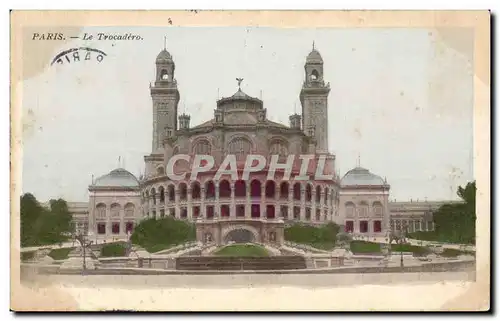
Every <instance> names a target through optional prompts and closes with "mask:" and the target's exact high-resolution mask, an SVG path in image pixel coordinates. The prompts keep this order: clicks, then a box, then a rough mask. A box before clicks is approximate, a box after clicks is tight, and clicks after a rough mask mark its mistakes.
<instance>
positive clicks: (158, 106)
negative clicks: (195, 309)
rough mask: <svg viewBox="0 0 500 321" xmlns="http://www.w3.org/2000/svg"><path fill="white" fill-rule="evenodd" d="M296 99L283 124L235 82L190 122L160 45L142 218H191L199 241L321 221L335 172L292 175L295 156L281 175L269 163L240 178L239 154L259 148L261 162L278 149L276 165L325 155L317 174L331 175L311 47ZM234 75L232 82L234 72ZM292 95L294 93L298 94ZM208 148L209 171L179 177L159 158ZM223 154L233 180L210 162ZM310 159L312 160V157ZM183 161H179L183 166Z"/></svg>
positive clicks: (270, 238)
mask: <svg viewBox="0 0 500 321" xmlns="http://www.w3.org/2000/svg"><path fill="white" fill-rule="evenodd" d="M304 71H305V75H304V76H305V77H304V83H303V87H302V90H301V92H300V100H301V103H302V116H301V115H298V114H293V115H291V116H290V124H289V126H286V125H283V124H279V123H276V122H273V121H270V120H269V119H267V113H266V111H267V110H266V108H264V102H263V101H262V100H260V99H258V98H255V97H251V96H249V95H247V94H246V93H244V92H243V91H242V90H241V87H239V88H238V90H237V91H236V93H234V95H232V96H230V97H226V98H222V99H220V100H218V101H217V107H216V109H215V110H214V117H213V118H212V119H210V120H208V121H206V122H204V123H202V124H200V125H198V126H194V127H190V116H189V115H186V114H182V115H178V103H179V97H180V95H179V89H178V84H177V82H176V79H175V63H174V60H173V57H172V55H171V54H170V53H169V52H168V51H167V50H163V51H161V52H160V54H159V55H158V57H157V58H156V81H155V83H154V86H151V97H152V100H153V146H152V153H151V154H150V155H148V156H146V157H145V162H146V173H145V177H144V179H143V180H142V182H141V190H142V208H143V211H144V215H145V216H146V217H160V218H161V217H164V216H166V215H170V216H173V217H176V218H179V219H187V220H192V221H195V222H196V226H197V238H198V240H199V241H202V242H214V243H215V244H219V245H220V244H226V243H228V242H232V241H235V242H236V241H248V242H262V243H264V242H276V243H282V242H283V238H284V235H283V227H284V221H287V220H297V221H298V220H300V221H307V222H311V223H325V222H328V221H331V220H332V217H333V216H334V215H335V213H336V211H337V202H338V183H339V182H338V179H337V177H336V176H333V179H328V180H316V179H314V169H313V168H311V169H310V170H308V171H307V174H308V175H311V179H310V180H297V181H295V180H294V178H295V177H296V176H298V175H299V172H300V159H298V158H297V159H295V161H294V162H293V163H292V164H290V165H291V167H292V171H291V175H290V177H289V178H284V177H283V176H284V171H283V170H279V169H278V170H277V171H276V174H275V175H273V179H268V169H269V166H268V165H266V166H265V167H264V168H263V169H262V170H260V171H258V172H253V173H251V175H250V176H249V177H248V179H245V180H243V179H241V171H242V170H243V167H244V164H245V161H246V156H247V155H249V154H253V155H256V154H257V155H262V156H264V157H265V158H266V160H268V164H269V161H270V159H271V156H272V155H278V161H279V163H280V164H285V163H286V162H287V156H288V155H290V154H292V155H304V154H308V155H314V157H319V156H321V155H322V157H324V158H326V165H325V169H324V171H323V173H322V174H325V175H334V173H335V170H334V160H335V157H334V156H333V155H331V154H330V153H329V152H328V121H327V120H328V94H329V92H330V88H329V84H326V83H325V81H324V79H323V59H322V58H321V55H320V53H319V52H318V51H317V50H316V49H314V48H313V50H312V51H311V53H310V54H309V55H308V56H307V59H306V62H305V70H304ZM237 80H238V86H239V85H240V84H241V81H242V79H237ZM298 94H299V93H298ZM177 154H184V155H190V156H194V155H211V156H212V157H213V158H214V161H215V166H214V171H207V172H203V173H200V174H198V176H197V177H196V179H191V178H190V175H189V173H186V174H187V175H185V178H184V179H183V180H180V181H172V180H170V178H169V176H168V175H166V164H167V161H168V160H169V159H170V158H171V157H172V156H174V155H177ZM227 155H234V156H235V158H236V163H237V167H238V174H239V175H238V176H239V177H240V179H236V180H235V179H234V176H231V175H222V176H221V177H220V178H217V179H214V174H215V169H216V168H218V165H220V164H221V162H222V161H223V160H224V158H225V157H226V156H227ZM313 163H314V162H313ZM190 165H192V164H189V163H188V162H186V163H184V164H181V163H177V166H176V167H175V170H176V171H179V172H183V171H184V172H189V170H188V169H189V166H190ZM184 166H185V167H184Z"/></svg>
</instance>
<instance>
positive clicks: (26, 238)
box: [21, 193, 44, 246]
mask: <svg viewBox="0 0 500 321" xmlns="http://www.w3.org/2000/svg"><path fill="white" fill-rule="evenodd" d="M43 211H44V208H43V207H42V206H41V205H40V203H38V201H37V200H36V198H35V196H33V195H32V194H30V193H26V194H24V195H22V196H21V245H22V246H26V245H31V244H35V239H36V235H37V234H38V232H37V228H38V224H37V221H38V218H39V217H40V216H41V215H42V213H43Z"/></svg>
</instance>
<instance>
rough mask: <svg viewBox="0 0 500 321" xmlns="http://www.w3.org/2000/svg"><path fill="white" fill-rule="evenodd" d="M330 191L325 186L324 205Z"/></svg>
mask: <svg viewBox="0 0 500 321" xmlns="http://www.w3.org/2000/svg"><path fill="white" fill-rule="evenodd" d="M329 192H330V190H329V189H328V187H325V200H324V204H325V205H326V204H327V202H328V196H329V195H328V193H329Z"/></svg>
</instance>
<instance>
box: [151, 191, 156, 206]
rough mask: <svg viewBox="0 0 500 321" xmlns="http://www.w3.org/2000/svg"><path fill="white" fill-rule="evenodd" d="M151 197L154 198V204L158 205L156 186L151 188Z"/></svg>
mask: <svg viewBox="0 0 500 321" xmlns="http://www.w3.org/2000/svg"><path fill="white" fill-rule="evenodd" d="M151 199H152V200H153V205H156V190H155V189H154V188H152V189H151Z"/></svg>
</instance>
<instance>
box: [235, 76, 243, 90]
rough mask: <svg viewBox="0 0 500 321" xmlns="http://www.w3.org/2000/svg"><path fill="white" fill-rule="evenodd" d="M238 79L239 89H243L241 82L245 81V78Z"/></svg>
mask: <svg viewBox="0 0 500 321" xmlns="http://www.w3.org/2000/svg"><path fill="white" fill-rule="evenodd" d="M236 81H237V82H238V89H239V90H241V82H242V81H243V78H236Z"/></svg>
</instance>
